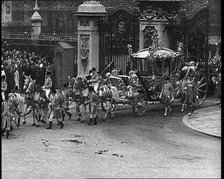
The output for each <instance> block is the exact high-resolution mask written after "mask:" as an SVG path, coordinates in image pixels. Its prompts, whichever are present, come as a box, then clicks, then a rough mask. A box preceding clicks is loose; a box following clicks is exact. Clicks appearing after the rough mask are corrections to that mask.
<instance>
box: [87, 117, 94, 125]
mask: <svg viewBox="0 0 224 179" xmlns="http://www.w3.org/2000/svg"><path fill="white" fill-rule="evenodd" d="M92 123H93V118H90V119H89V122H88V124H89V126H90V125H92Z"/></svg>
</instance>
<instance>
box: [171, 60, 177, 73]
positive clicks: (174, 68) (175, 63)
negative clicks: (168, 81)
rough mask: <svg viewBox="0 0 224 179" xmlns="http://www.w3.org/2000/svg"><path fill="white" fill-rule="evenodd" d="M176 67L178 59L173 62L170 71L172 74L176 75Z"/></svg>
mask: <svg viewBox="0 0 224 179" xmlns="http://www.w3.org/2000/svg"><path fill="white" fill-rule="evenodd" d="M176 67H177V59H176V58H173V59H172V60H171V69H170V72H171V73H174V72H175V70H176Z"/></svg>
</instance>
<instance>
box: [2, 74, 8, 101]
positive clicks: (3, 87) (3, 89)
mask: <svg viewBox="0 0 224 179" xmlns="http://www.w3.org/2000/svg"><path fill="white" fill-rule="evenodd" d="M7 86H8V85H7V82H6V76H5V75H3V76H2V87H1V91H2V100H3V101H4V100H5V91H6V90H7Z"/></svg>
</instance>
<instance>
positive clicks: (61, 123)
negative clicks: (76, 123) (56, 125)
mask: <svg viewBox="0 0 224 179" xmlns="http://www.w3.org/2000/svg"><path fill="white" fill-rule="evenodd" d="M60 125H61V126H60V129H62V128H63V127H64V124H63V122H62V121H61V122H60Z"/></svg>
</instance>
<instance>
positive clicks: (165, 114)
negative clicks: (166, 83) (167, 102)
mask: <svg viewBox="0 0 224 179" xmlns="http://www.w3.org/2000/svg"><path fill="white" fill-rule="evenodd" d="M167 110H168V108H165V113H164V117H166V116H167Z"/></svg>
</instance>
